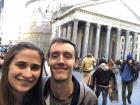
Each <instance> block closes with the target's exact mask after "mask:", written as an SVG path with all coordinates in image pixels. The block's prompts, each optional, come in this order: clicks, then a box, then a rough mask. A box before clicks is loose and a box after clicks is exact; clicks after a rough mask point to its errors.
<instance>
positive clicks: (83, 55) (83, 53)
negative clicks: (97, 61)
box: [82, 22, 90, 57]
mask: <svg viewBox="0 0 140 105" xmlns="http://www.w3.org/2000/svg"><path fill="white" fill-rule="evenodd" d="M89 29H90V23H89V22H86V27H85V34H84V38H83V46H82V47H83V48H82V57H85V56H86V55H87V52H88V39H89Z"/></svg>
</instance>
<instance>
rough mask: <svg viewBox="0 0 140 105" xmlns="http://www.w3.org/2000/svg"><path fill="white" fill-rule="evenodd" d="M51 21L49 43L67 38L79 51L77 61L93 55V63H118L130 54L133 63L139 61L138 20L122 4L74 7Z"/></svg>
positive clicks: (117, 0)
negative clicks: (100, 61) (99, 61)
mask: <svg viewBox="0 0 140 105" xmlns="http://www.w3.org/2000/svg"><path fill="white" fill-rule="evenodd" d="M118 7H119V8H118ZM121 11H123V12H121ZM53 20H54V21H53V24H52V29H53V30H52V32H53V33H52V39H53V38H55V37H66V38H68V39H70V40H72V41H73V42H74V43H76V44H77V46H78V48H79V52H80V53H79V56H80V57H84V56H86V54H87V53H92V54H93V56H94V57H95V58H96V59H97V58H102V57H106V58H107V59H110V58H112V59H114V60H117V59H126V56H127V54H128V53H131V54H132V55H133V57H134V59H137V58H139V57H137V56H138V55H139V54H138V53H137V52H138V51H137V46H138V38H137V36H138V34H139V33H140V20H139V18H137V16H136V14H135V13H134V11H132V10H130V9H129V8H128V5H127V4H126V3H125V2H123V1H122V0H104V1H96V2H93V3H87V4H82V5H76V6H74V7H72V8H71V9H69V10H68V11H66V12H65V13H63V14H61V15H57V14H56V17H55V16H54V19H53ZM121 39H123V40H124V42H123V41H122V42H121ZM130 39H131V40H130ZM130 42H131V43H130ZM122 46H123V48H122Z"/></svg>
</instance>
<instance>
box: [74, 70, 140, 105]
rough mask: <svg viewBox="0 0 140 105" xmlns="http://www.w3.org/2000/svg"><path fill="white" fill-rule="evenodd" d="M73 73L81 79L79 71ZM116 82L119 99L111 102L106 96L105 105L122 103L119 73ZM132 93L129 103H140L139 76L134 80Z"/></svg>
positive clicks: (100, 100)
mask: <svg viewBox="0 0 140 105" xmlns="http://www.w3.org/2000/svg"><path fill="white" fill-rule="evenodd" d="M73 74H74V75H75V77H76V78H77V79H78V80H79V81H81V80H82V78H83V77H82V74H81V73H80V72H77V71H74V72H73ZM117 83H118V92H119V101H118V102H111V101H110V100H109V98H108V101H107V105H122V96H121V90H122V89H121V78H120V75H119V74H118V75H117ZM133 87H134V88H133V93H132V97H131V101H132V104H131V105H140V77H139V78H138V80H137V81H136V82H134V86H133ZM98 102H99V105H102V94H100V97H99V99H98ZM127 105H129V104H128V103H127Z"/></svg>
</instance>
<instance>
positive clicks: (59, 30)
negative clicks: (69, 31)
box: [58, 25, 62, 37]
mask: <svg viewBox="0 0 140 105" xmlns="http://www.w3.org/2000/svg"><path fill="white" fill-rule="evenodd" d="M61 35H62V26H61V25H60V26H58V37H60V36H61Z"/></svg>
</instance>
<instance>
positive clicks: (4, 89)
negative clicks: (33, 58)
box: [0, 42, 44, 105]
mask: <svg viewBox="0 0 140 105" xmlns="http://www.w3.org/2000/svg"><path fill="white" fill-rule="evenodd" d="M24 49H31V50H35V51H37V52H38V53H39V55H40V59H41V76H40V78H39V80H38V82H37V84H36V85H35V86H34V87H33V88H32V89H31V90H30V91H29V92H27V94H26V95H25V97H24V98H23V102H22V105H42V104H41V103H42V82H41V77H42V70H43V64H44V53H43V51H42V50H40V49H39V48H38V47H37V46H35V45H33V44H32V43H29V42H21V43H18V44H16V45H14V46H13V47H11V48H10V49H9V51H8V52H7V54H6V56H5V57H4V64H3V68H2V77H1V81H0V105H15V100H16V97H14V95H13V93H12V91H11V90H12V87H11V85H10V84H9V81H8V72H9V66H10V64H11V62H12V60H13V59H14V57H15V56H16V55H17V54H18V53H19V51H21V50H24Z"/></svg>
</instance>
